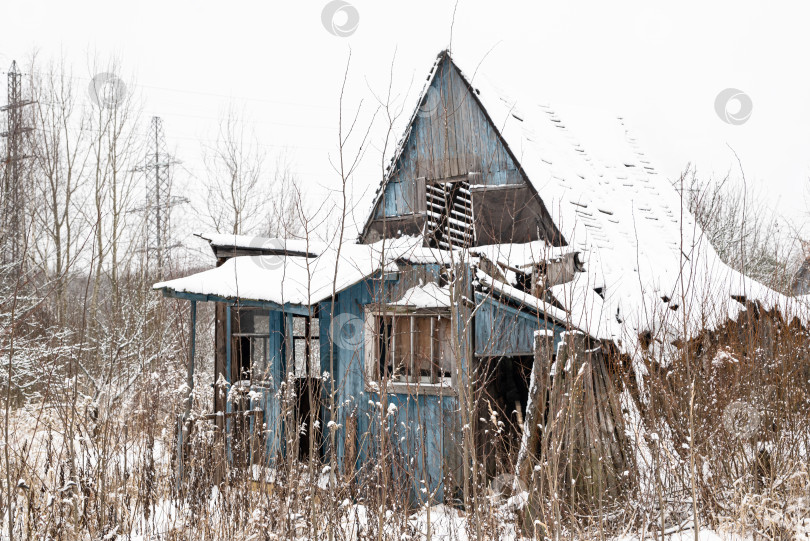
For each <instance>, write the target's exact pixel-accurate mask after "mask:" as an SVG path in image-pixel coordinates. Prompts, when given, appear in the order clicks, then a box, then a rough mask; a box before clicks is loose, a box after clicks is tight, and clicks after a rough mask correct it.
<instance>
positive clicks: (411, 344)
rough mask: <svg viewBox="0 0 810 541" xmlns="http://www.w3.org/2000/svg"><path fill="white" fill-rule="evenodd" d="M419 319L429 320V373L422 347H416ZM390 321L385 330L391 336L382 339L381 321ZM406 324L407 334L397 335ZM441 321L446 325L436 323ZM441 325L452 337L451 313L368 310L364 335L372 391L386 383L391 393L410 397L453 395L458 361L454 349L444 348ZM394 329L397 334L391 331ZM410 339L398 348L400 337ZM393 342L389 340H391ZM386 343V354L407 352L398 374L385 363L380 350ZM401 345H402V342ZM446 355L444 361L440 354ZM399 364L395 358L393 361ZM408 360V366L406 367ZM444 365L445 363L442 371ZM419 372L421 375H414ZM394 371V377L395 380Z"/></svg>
mask: <svg viewBox="0 0 810 541" xmlns="http://www.w3.org/2000/svg"><path fill="white" fill-rule="evenodd" d="M419 319H423V320H424V319H427V320H429V321H430V323H429V325H430V331H429V332H430V334H431V340H430V341H429V344H430V345H429V354H428V356H427V357H428V358H429V359H430V361H429V363H430V364H429V365H430V369H429V370H430V372H429V373H428V374H425V373H424V368H423V362H419V360H418V357H419V346H418V345H417V341H418V339H417V335H418V334H419V331H418V330H417V327H418V325H419V324H418V323H417V321H418V320H419ZM386 320H388V321H389V322H388V323H387V324H386V325H385V327H383V329H387V330H388V332H389V333H391V336H390V339H385V338H383V339H381V338H382V333H381V325H380V323H381V321H386ZM403 321H404V322H405V325H406V327H405V329H406V330H405V331H404V332H403V331H400V332H396V330H397V327H398V325H399V324H400V322H403ZM440 321H444V322H446V323H442V324H437V323H438V322H440ZM440 325H444V326H446V331H445V334H446V336H447V337H448V338H449V331H450V313H449V311H440V312H437V311H430V312H420V311H405V312H403V311H400V310H385V309H372V310H367V311H366V318H365V325H364V333H365V344H366V348H365V351H366V354H365V356H366V382H367V384H368V385H367V387H368V388H369V390H372V391H374V390H379V388H380V383H381V382H382V381H383V380H385V383H386V385H387V388H388V391H389V392H392V393H408V394H419V393H423V394H445V393H448V394H452V393H454V392H455V387H456V381H455V380H456V374H455V370H456V361H455V358H454V357H455V356H454V354H453V351H452V347H442V341H441V338H440V336H441V334H440ZM392 330H393V331H394V332H392ZM403 335H404V336H406V337H407V346H406V347H404V348H401V349H400V348H399V346H398V344H397V337H401V336H403ZM389 340H390V341H389ZM385 344H389V345H388V346H387V347H386V351H394V352H395V353H394V354H395V355H396V352H397V351H401V352H404V353H405V354H406V355H407V359H402V360H400V362H399V363H397V364H399V365H400V366H402V367H403V368H404V369H402V370H401V372H400V373H399V374H397V372H396V371H395V370H393V363H392V362H385V364H383V362H384V360H383V358H382V357H381V350H382V349H383V347H384V345H385ZM400 344H401V343H400ZM445 352H449V353H448V357H447V358H444V359H443V358H442V357H441V355H442V354H443V353H445ZM394 360H395V361H396V357H395V358H394ZM402 361H405V362H406V363H407V365H405V364H403V362H402ZM442 364H446V366H445V368H444V369H442ZM417 371H419V372H420V373H419V374H418V375H414V373H415V372H417ZM392 372H393V377H392Z"/></svg>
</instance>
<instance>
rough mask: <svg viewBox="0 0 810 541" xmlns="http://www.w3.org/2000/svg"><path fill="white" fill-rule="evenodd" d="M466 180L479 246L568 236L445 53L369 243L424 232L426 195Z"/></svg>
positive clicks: (367, 231)
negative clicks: (432, 187) (559, 228)
mask: <svg viewBox="0 0 810 541" xmlns="http://www.w3.org/2000/svg"><path fill="white" fill-rule="evenodd" d="M448 181H451V182H453V181H465V182H467V183H469V185H470V188H471V191H472V203H473V207H474V208H473V214H474V219H475V240H474V241H473V244H476V245H480V244H492V243H500V242H528V241H532V240H539V239H541V238H544V239H546V240H550V241H552V242H553V243H554V244H561V243H562V242H563V241H562V238H561V236H560V235H559V232H558V231H557V229H556V227H555V226H554V224H553V223H552V221H551V218H550V216H549V214H548V212H547V211H546V209H545V207H544V205H543V202H542V200H541V199H540V198H539V197H538V195H537V193H536V192H535V191H534V188H533V187H532V186H531V184H530V183H528V182H527V181H526V176H525V173H524V172H523V170H522V169H521V166H520V164H519V163H518V161H517V159H516V158H515V156H514V154H513V153H512V151H511V150H510V149H509V147H508V146H507V145H506V143H505V142H504V140H503V138H502V137H501V135H500V133H499V131H498V129H497V127H496V126H495V124H494V123H493V121H492V119H491V118H490V117H489V115H488V114H487V112H486V110H485V109H484V108H483V106H482V105H481V102H480V101H479V100H478V98H477V97H476V95H475V89H474V88H473V87H472V86H471V85H470V83H469V82H468V81H467V80H466V79H465V77H464V75H463V74H462V73H461V72H460V70H459V69H458V67H457V66H456V65H455V64H454V63H453V61H452V59H451V58H450V55H449V54H448V53H447V52H446V51H445V52H442V53H441V54H440V55H439V57H438V59H437V61H436V63H435V65H434V66H433V69H432V71H431V73H430V76H429V77H428V84H427V85H426V86H425V89H424V90H423V92H422V95H421V97H420V101H419V106H418V107H417V109H416V110H415V112H414V113H413V116H412V118H411V121H410V123H409V125H408V128H407V130H406V131H405V135H404V137H403V139H402V141H401V142H400V145H399V147H398V148H397V151H396V153H395V155H394V159H393V160H392V164H391V166H390V167H389V170H388V175H387V178H386V179H385V180H384V181H383V183H382V184H381V186H380V189H379V190H378V192H377V195H376V198H375V203H374V206H373V209H372V212H371V215H370V216H369V219H368V220H367V222H366V225H365V227H364V230H363V234H362V235H361V240H363V241H364V242H373V241H375V240H378V239H380V238H381V237H393V236H397V235H400V234H420V233H423V232H424V229H425V221H426V215H427V213H428V212H430V211H431V209H430V208H429V206H428V205H426V203H425V190H426V185H427V190H428V192H429V191H430V185H431V184H436V183H445V182H448Z"/></svg>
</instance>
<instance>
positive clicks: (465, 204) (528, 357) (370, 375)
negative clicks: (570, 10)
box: [155, 52, 787, 501]
mask: <svg viewBox="0 0 810 541" xmlns="http://www.w3.org/2000/svg"><path fill="white" fill-rule="evenodd" d="M480 71H484V70H483V69H482V70H480ZM531 90H532V89H529V92H531ZM588 120H595V119H588ZM596 126H597V127H596V128H595V129H593V130H591V129H590V128H588V127H587V126H586V128H585V129H584V130H583V132H582V133H584V134H585V136H586V137H590V138H591V139H590V140H579V139H577V138H576V137H575V135H574V131H575V130H574V128H575V126H571V127H570V128H569V125H568V124H567V123H566V121H565V120H564V119H563V118H561V117H560V116H558V115H557V113H556V112H555V110H553V109H552V108H550V107H549V106H546V105H542V104H537V103H535V102H533V101H532V96H529V99H527V100H525V101H521V100H516V99H513V98H510V97H508V96H507V95H506V94H504V93H502V92H501V91H500V90H498V89H497V88H495V86H494V85H492V84H490V83H489V82H488V81H487V80H486V79H485V78H484V77H483V76H481V75H480V74H477V75H476V78H475V79H471V78H469V77H467V76H466V75H465V74H464V73H463V72H462V71H461V70H460V69H459V67H458V65H457V64H456V62H455V61H454V59H452V58H451V56H450V54H449V53H448V52H442V53H441V54H440V55H439V56H438V58H437V60H436V62H435V63H434V65H433V67H432V69H431V70H430V74H429V76H428V79H427V83H426V85H425V88H424V89H423V91H422V93H421V94H420V96H419V99H418V102H417V103H416V104H415V108H414V112H413V115H412V117H411V119H410V122H409V124H408V126H407V129H406V131H405V133H404V135H403V137H402V139H401V142H400V144H399V146H398V148H397V149H396V152H395V154H394V156H393V158H392V161H391V164H390V166H389V169H388V172H387V175H386V177H385V178H384V179H383V180H382V182H381V183H380V187H379V189H378V191H377V193H376V196H375V198H374V202H373V207H372V209H371V211H370V213H369V215H368V219H367V221H366V223H365V224H364V226H363V228H362V231H361V233H360V237H359V239H358V240H357V241H353V242H350V243H345V244H344V245H342V246H336V245H327V244H320V243H315V242H307V241H304V240H284V239H263V238H258V237H242V236H234V235H207V236H203V238H205V239H206V240H208V241H209V243H210V245H211V248H212V250H213V251H214V253H215V255H216V257H217V267H216V268H213V269H210V270H206V271H204V272H200V273H197V274H194V275H192V276H188V277H184V278H179V279H174V280H170V281H166V282H162V283H159V284H156V285H155V288H156V289H159V290H161V291H162V292H163V294H164V295H165V296H167V297H174V298H179V299H187V300H189V301H190V302H191V306H192V311H191V313H192V319H193V318H194V314H195V308H194V307H195V305H196V303H197V302H210V303H215V305H216V326H215V327H216V328H215V334H216V336H215V349H216V354H215V357H214V359H204V360H196V359H192V360H191V362H190V367H191V369H192V370H193V366H194V364H195V362H196V363H199V362H213V363H214V373H215V374H216V376H215V381H213V382H211V383H212V384H215V385H217V386H218V387H217V388H218V390H219V392H217V393H216V394H215V399H214V403H213V404H212V408H213V410H212V415H211V416H209V418H210V419H213V421H212V422H215V423H218V426H219V428H220V429H221V430H223V431H224V432H225V433H226V437H227V439H228V441H229V442H230V443H229V445H230V449H232V451H231V454H230V455H229V460H231V461H234V462H237V461H240V460H241V461H243V462H250V463H265V464H272V463H273V461H274V460H276V459H277V458H278V457H280V456H290V454H291V453H297V454H298V456H300V457H301V458H305V457H325V456H327V455H328V454H330V453H335V454H336V456H337V463H338V464H339V467H340V469H341V471H342V472H344V473H345V472H349V473H351V472H362V471H363V470H364V468H367V467H368V466H369V464H371V465H373V464H374V463H375V457H376V456H377V455H376V453H378V452H379V446H380V444H381V432H387V433H388V436H387V437H388V440H387V441H389V442H391V444H392V445H393V446H394V452H393V453H392V456H393V457H394V459H392V460H394V461H395V462H396V461H398V467H399V468H400V471H401V472H403V478H405V479H408V482H409V483H411V486H412V487H413V489H414V490H413V492H414V494H415V497H416V498H426V497H430V498H432V499H434V500H436V501H442V500H449V499H452V498H456V497H458V491H459V488H458V487H460V486H461V482H462V479H463V476H464V475H465V470H464V468H465V460H466V461H469V460H478V461H479V462H478V463H479V464H482V465H483V467H482V468H481V470H483V472H482V475H485V476H489V477H490V478H491V477H494V476H495V475H497V474H499V473H504V472H505V469H508V467H509V466H507V465H506V464H507V463H508V461H509V459H503V460H502V459H500V458H498V457H499V456H501V455H499V453H502V454H503V455H507V456H511V460H512V464H514V460H515V456H516V455H518V454H519V455H520V457H519V458H518V460H519V470H520V474H521V476H523V477H526V476H528V475H529V474H528V473H527V472H528V471H529V470H530V468H529V465H530V462H531V459H532V458H534V457H536V456H537V455H538V454H540V453H542V452H544V451H543V449H545V450H546V451H547V450H548V449H553V448H559V446H550V445H549V442H548V441H546V442H545V443H544V442H543V441H542V440H543V438H548V437H552V438H553V437H554V430H552V429H551V428H552V427H547V428H548V429H547V430H542V431H541V430H540V429H539V428H538V426H546V425H547V423H551V420H550V419H551V418H552V416H549V415H548V413H547V412H548V411H555V410H556V409H558V408H560V407H562V406H561V404H560V401H561V400H563V398H562V397H564V396H568V395H569V393H568V391H566V390H565V389H569V390H570V387H571V385H575V384H576V385H584V386H585V387H587V389H586V391H587V392H590V393H592V395H593V397H592V398H593V400H589V401H586V402H587V404H589V405H588V406H587V407H589V408H591V409H592V410H593V414H594V419H597V420H598V422H596V424H595V427H591V426H583V428H582V430H581V431H580V432H579V435H578V436H577V438H579V439H578V440H577V442H578V443H577V442H573V441H572V442H570V445H574V446H576V447H577V453H578V454H580V455H589V456H593V455H594V453H598V455H599V456H598V457H597V458H598V459H599V461H600V463H603V464H605V465H606V466H605V467H607V468H609V469H610V470H611V472H612V473H609V475H610V476H611V478H610V479H609V480H608V481H609V482H610V483H609V484H611V486H614V485H617V484H620V482H621V479H620V475H619V473H620V472H623V471H626V469H627V466H628V463H629V462H632V456H630V454H631V453H628V451H627V449H626V447H627V445H626V442H625V439H626V430H625V427H624V423H623V406H622V404H623V402H622V401H621V400H622V394H623V393H624V392H625V391H624V390H623V389H622V388H621V385H620V384H619V383H617V381H618V380H617V379H616V378H615V377H614V376H615V373H616V372H617V371H618V370H630V371H633V370H641V369H642V368H640V366H641V365H639V364H638V363H634V362H633V361H634V360H635V359H638V358H640V356H642V355H656V354H659V353H661V352H662V351H663V350H665V349H666V348H669V347H675V346H673V344H677V343H678V340H679V339H682V338H683V337H685V336H692V335H694V334H695V333H698V332H699V331H700V330H701V329H705V328H716V327H718V326H720V325H722V324H723V323H724V322H726V321H728V320H730V319H731V320H733V319H735V318H736V316H737V315H738V314H739V313H740V312H742V311H745V310H746V302H753V301H756V302H758V303H762V304H763V305H765V306H767V307H768V308H773V307H775V306H779V305H780V303H785V302H787V301H786V299H785V298H784V297H781V296H780V295H777V294H775V293H773V292H772V291H770V290H768V289H767V288H765V287H764V286H762V285H760V284H758V283H756V282H754V281H753V280H750V279H748V278H746V277H745V276H743V275H741V274H739V273H737V272H735V271H733V270H732V269H730V268H729V267H727V266H726V265H724V264H723V263H722V262H721V261H720V259H719V258H718V256H717V255H716V253H715V252H714V250H713V248H712V247H711V246H710V245H709V244H708V241H706V239H705V238H704V237H703V236H702V235H701V232H700V229H699V227H698V226H697V225H696V224H695V222H694V220H693V219H692V218H691V216H690V215H689V213H688V212H687V211H685V210H683V205H682V204H681V201H680V198H679V194H678V193H677V191H676V190H675V189H674V188H673V187H672V185H671V184H670V183H669V181H668V180H667V179H666V178H664V177H663V176H662V175H660V174H658V173H657V172H656V170H655V169H654V168H653V166H652V165H651V163H650V161H649V160H648V159H647V158H646V157H645V155H644V154H643V153H642V152H641V151H640V150H639V149H638V146H637V144H636V142H635V140H634V139H633V138H632V136H630V135H629V133H628V131H627V129H626V128H625V126H624V123H623V121H622V120H621V119H616V118H612V119H609V121H607V122H602V123H597V124H596ZM193 325H194V324H193V323H192V333H193V332H194V330H193V328H194V327H193ZM192 355H193V354H192ZM623 360H626V361H628V362H627V363H626V364H621V367H619V364H620V363H621V362H624V361H623ZM577 363H579V364H577ZM583 370H584V372H583ZM572 373H573V374H574V375H575V376H577V381H579V378H578V375H579V374H583V373H584V374H585V376H586V379H587V382H586V383H585V384H583V383H581V382H580V383H575V382H574V378H572V377H568V378H567V379H566V374H569V375H570V374H572ZM190 377H191V371H190ZM190 381H192V382H193V380H190ZM566 386H568V387H566ZM290 397H292V398H290ZM464 404H467V406H466V407H463V406H464ZM493 418H494V419H495V420H494V421H493ZM381 427H383V428H385V431H381ZM499 427H500V428H499ZM465 430H469V431H470V434H469V435H468V437H469V440H468V441H472V442H474V444H475V445H474V447H475V450H474V456H472V457H470V456H467V458H465V455H464V453H463V449H462V442H463V441H464V438H465V433H464V431H465ZM289 434H293V435H298V436H295V437H290V436H289ZM496 436H497V437H496ZM246 441H250V442H251V443H250V444H249V445H247V444H245V442H246ZM519 448H520V450H519ZM602 459H604V460H602ZM591 466H592V464H591V465H590V466H589V465H588V461H587V460H584V461H583V465H582V468H585V470H586V475H589V473H587V471H590V470H588V468H590V467H591ZM506 473H508V471H507V472H506ZM592 473H593V472H590V474H592ZM611 479H612V481H611Z"/></svg>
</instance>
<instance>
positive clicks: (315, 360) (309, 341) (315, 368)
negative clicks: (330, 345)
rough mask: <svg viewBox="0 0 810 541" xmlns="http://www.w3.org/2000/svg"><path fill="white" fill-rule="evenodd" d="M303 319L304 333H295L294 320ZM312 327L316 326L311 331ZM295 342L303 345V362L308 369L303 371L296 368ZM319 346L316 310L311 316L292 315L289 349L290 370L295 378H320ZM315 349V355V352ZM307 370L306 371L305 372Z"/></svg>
mask: <svg viewBox="0 0 810 541" xmlns="http://www.w3.org/2000/svg"><path fill="white" fill-rule="evenodd" d="M300 320H303V323H304V334H300V333H299V334H296V321H300ZM313 320H315V321H317V324H316V325H313V324H312V323H313ZM313 327H316V328H315V329H314V332H313ZM296 342H299V343H301V342H302V343H303V346H304V359H303V360H304V362H305V363H306V365H307V367H308V368H309V370H308V371H307V370H304V372H305V373H301V372H300V371H299V370H298V355H297V347H296ZM320 347H321V336H320V318H319V317H318V314H317V312H316V313H313V315H312V316H299V315H294V316H292V327H291V329H290V349H291V355H290V357H289V358H290V359H291V360H292V362H291V363H290V365H291V367H290V368H291V370H292V375H293V376H294V377H296V378H305V377H311V378H320V377H321V364H320V360H321V358H320ZM316 351H317V357H316V355H315V352H316ZM307 372H308V373H307Z"/></svg>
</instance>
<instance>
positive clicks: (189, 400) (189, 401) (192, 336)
mask: <svg viewBox="0 0 810 541" xmlns="http://www.w3.org/2000/svg"><path fill="white" fill-rule="evenodd" d="M196 338H197V301H191V329H190V331H189V353H188V376H187V377H186V386H187V387H188V394H187V395H186V413H185V416H184V418H185V419H188V417H189V415H191V408H192V405H193V403H194V394H193V393H194V347H195V342H196Z"/></svg>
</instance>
